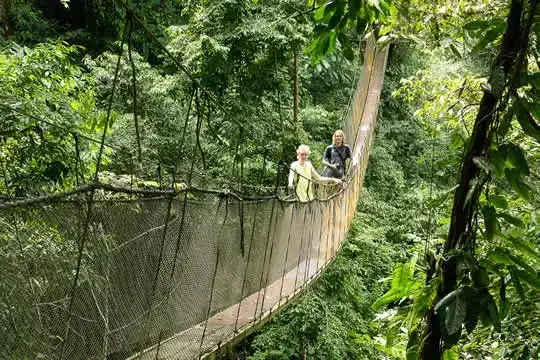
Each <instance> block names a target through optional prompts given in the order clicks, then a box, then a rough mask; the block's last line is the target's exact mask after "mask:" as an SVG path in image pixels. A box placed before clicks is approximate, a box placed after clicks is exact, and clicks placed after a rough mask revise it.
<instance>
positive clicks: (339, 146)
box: [322, 130, 352, 179]
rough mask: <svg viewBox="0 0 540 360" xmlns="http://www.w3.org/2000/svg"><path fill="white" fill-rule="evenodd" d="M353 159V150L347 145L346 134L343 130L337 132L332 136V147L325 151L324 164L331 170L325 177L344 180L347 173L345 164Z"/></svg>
mask: <svg viewBox="0 0 540 360" xmlns="http://www.w3.org/2000/svg"><path fill="white" fill-rule="evenodd" d="M351 157H352V152H351V148H350V147H349V145H347V144H345V134H344V133H343V131H342V130H336V131H335V132H334V134H333V135H332V145H329V146H328V147H327V148H326V150H325V151H324V156H323V161H322V163H323V164H324V165H326V166H327V167H328V168H329V169H328V171H327V172H326V173H325V175H327V176H329V177H332V178H336V179H343V178H344V177H345V174H346V173H347V168H346V163H345V162H346V161H347V159H351Z"/></svg>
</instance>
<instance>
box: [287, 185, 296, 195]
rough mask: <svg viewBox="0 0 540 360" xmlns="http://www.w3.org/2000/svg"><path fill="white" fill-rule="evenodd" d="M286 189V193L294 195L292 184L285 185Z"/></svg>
mask: <svg viewBox="0 0 540 360" xmlns="http://www.w3.org/2000/svg"><path fill="white" fill-rule="evenodd" d="M287 190H288V193H289V195H290V196H294V195H295V191H294V185H289V186H288V187H287Z"/></svg>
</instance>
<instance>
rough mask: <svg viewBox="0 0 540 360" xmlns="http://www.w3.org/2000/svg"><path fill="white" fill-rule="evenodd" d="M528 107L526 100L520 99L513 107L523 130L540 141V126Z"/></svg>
mask: <svg viewBox="0 0 540 360" xmlns="http://www.w3.org/2000/svg"><path fill="white" fill-rule="evenodd" d="M527 107H528V106H527V103H526V102H525V101H524V100H522V99H519V100H518V101H516V102H515V103H514V106H513V109H514V112H515V113H516V117H517V120H518V122H519V125H521V128H522V129H523V131H524V132H525V133H526V134H527V135H529V136H531V137H533V138H534V139H536V140H537V141H540V127H539V125H538V124H537V123H536V122H535V121H534V119H533V117H532V115H531V114H530V113H529V110H528V109H527Z"/></svg>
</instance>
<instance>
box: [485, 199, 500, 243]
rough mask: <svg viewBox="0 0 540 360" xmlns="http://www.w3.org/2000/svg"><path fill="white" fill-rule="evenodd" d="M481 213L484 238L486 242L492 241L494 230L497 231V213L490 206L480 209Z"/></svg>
mask: <svg viewBox="0 0 540 360" xmlns="http://www.w3.org/2000/svg"><path fill="white" fill-rule="evenodd" d="M482 213H483V214H484V226H485V228H486V232H485V234H484V235H485V236H486V239H487V240H488V241H491V240H493V236H494V235H495V230H497V224H498V221H497V211H496V210H495V208H494V207H493V206H491V205H485V206H483V207H482Z"/></svg>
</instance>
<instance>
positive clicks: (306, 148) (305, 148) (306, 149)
mask: <svg viewBox="0 0 540 360" xmlns="http://www.w3.org/2000/svg"><path fill="white" fill-rule="evenodd" d="M301 152H305V153H307V154H308V155H309V154H311V150H309V146H307V145H303V144H302V145H300V146H299V147H298V149H296V155H298V154H300V153H301Z"/></svg>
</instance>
